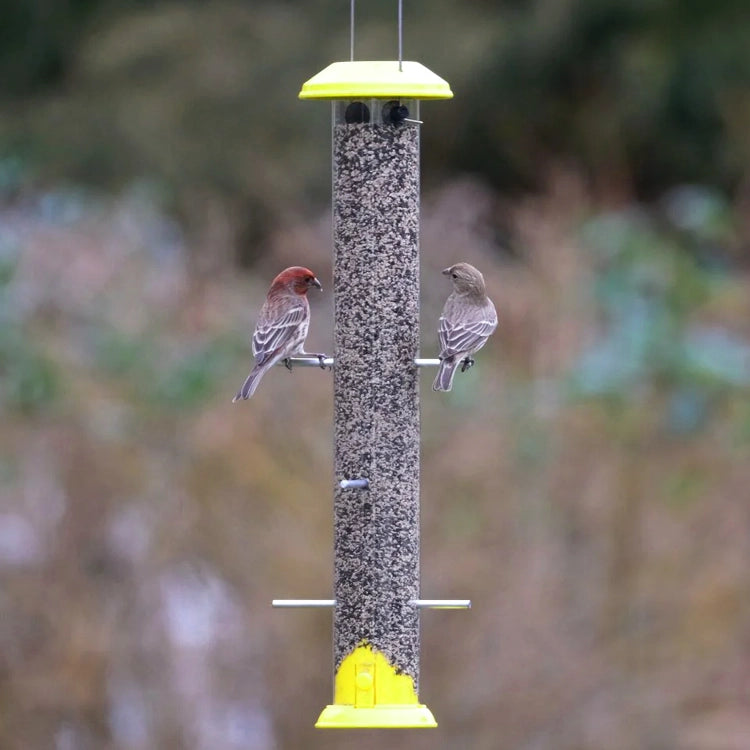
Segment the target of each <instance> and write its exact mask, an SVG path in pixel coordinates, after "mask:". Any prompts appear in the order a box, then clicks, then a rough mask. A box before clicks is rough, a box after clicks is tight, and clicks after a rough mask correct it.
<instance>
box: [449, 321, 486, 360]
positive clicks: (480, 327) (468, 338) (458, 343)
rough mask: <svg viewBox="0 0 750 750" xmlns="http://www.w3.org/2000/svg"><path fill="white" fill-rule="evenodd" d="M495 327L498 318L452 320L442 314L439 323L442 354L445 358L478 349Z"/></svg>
mask: <svg viewBox="0 0 750 750" xmlns="http://www.w3.org/2000/svg"><path fill="white" fill-rule="evenodd" d="M495 328H497V320H496V319H495V320H492V319H486V318H483V319H478V320H467V321H457V322H452V321H450V320H448V319H447V318H445V317H443V316H441V317H440V322H439V325H438V336H439V338H440V356H441V357H443V358H445V357H452V356H454V355H456V354H465V353H468V352H474V351H476V350H477V349H479V348H480V347H481V346H483V345H484V343H485V342H486V341H487V338H488V337H489V336H490V334H491V333H492V332H493V331H494V330H495Z"/></svg>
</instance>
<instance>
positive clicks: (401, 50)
mask: <svg viewBox="0 0 750 750" xmlns="http://www.w3.org/2000/svg"><path fill="white" fill-rule="evenodd" d="M403 62H404V2H403V0H398V69H399V72H400V71H402V70H403V69H404V67H403Z"/></svg>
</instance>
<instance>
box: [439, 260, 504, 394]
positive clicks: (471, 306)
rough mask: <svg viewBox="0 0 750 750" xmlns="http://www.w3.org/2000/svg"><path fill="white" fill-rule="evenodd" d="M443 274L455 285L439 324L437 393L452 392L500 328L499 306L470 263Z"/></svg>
mask: <svg viewBox="0 0 750 750" xmlns="http://www.w3.org/2000/svg"><path fill="white" fill-rule="evenodd" d="M443 273H444V274H445V275H446V276H449V277H450V279H451V281H452V282H453V292H452V293H451V295H450V296H449V297H448V299H447V300H446V302H445V307H444V308H443V314H442V315H441V316H440V322H439V324H438V336H439V339H440V354H439V355H438V356H439V357H440V369H439V370H438V373H437V376H436V377H435V382H434V383H433V384H432V390H433V391H449V390H450V389H451V388H452V387H453V376H454V375H455V374H456V368H457V367H458V365H459V364H460V365H461V372H464V371H465V370H468V369H469V367H471V366H472V365H473V364H474V360H473V359H472V357H471V355H472V354H474V352H477V351H479V350H480V349H481V348H482V347H483V346H484V345H485V344H486V343H487V339H488V338H489V337H490V335H491V334H492V332H493V331H494V330H495V328H497V312H495V305H493V304H492V300H491V299H490V298H489V297H488V296H487V290H486V289H485V286H484V276H482V274H481V273H480V272H479V271H478V270H477V269H476V268H474V266H472V265H469V264H468V263H456V264H455V265H454V266H451V267H450V268H446V269H445V270H444V271H443Z"/></svg>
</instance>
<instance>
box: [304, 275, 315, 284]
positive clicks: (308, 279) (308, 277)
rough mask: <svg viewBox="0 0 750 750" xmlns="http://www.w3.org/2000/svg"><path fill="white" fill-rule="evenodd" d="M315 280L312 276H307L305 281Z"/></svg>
mask: <svg viewBox="0 0 750 750" xmlns="http://www.w3.org/2000/svg"><path fill="white" fill-rule="evenodd" d="M312 280H313V277H312V276H305V281H306V282H307V283H308V284H309V283H310V282H311V281H312Z"/></svg>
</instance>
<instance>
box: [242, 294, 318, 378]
mask: <svg viewBox="0 0 750 750" xmlns="http://www.w3.org/2000/svg"><path fill="white" fill-rule="evenodd" d="M306 317H307V308H306V306H305V305H304V304H299V305H294V306H293V307H290V308H289V309H287V310H285V311H283V312H281V314H280V315H278V316H273V315H262V314H261V318H260V320H259V321H258V325H257V326H256V328H255V333H254V334H253V355H254V356H255V360H256V364H259V365H262V364H265V363H266V362H267V361H268V360H269V359H271V358H272V357H273V356H274V355H277V354H278V353H279V352H283V351H284V350H285V349H286V348H287V347H289V346H290V344H292V343H293V342H294V341H295V340H296V338H297V336H298V333H299V327H300V325H301V324H302V323H303V322H304V321H305V319H306Z"/></svg>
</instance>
